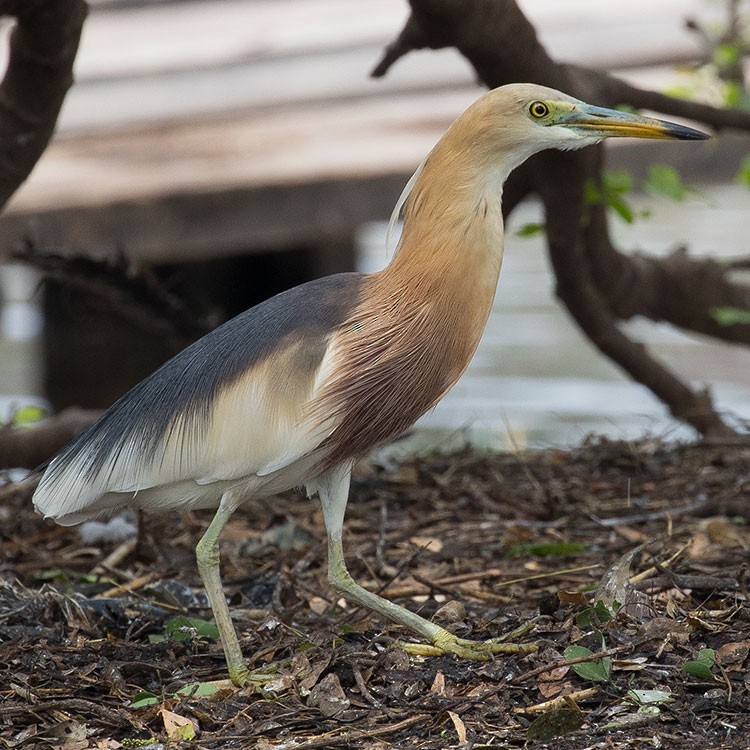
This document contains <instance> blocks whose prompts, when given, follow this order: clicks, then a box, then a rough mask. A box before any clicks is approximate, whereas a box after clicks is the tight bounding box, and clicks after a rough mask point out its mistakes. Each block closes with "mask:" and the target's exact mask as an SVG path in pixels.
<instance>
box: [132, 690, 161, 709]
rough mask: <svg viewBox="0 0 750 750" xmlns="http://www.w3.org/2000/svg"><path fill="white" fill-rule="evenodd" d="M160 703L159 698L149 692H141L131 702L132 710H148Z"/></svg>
mask: <svg viewBox="0 0 750 750" xmlns="http://www.w3.org/2000/svg"><path fill="white" fill-rule="evenodd" d="M158 702H159V697H158V696H157V695H154V694H153V693H151V692H149V691H148V690H139V691H138V692H137V693H136V694H135V695H134V696H133V700H132V701H130V708H146V707H147V706H155V705H156V704H157V703H158Z"/></svg>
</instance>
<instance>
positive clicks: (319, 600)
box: [307, 596, 331, 615]
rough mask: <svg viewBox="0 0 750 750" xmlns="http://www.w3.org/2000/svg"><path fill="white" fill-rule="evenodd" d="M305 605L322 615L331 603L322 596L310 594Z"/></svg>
mask: <svg viewBox="0 0 750 750" xmlns="http://www.w3.org/2000/svg"><path fill="white" fill-rule="evenodd" d="M307 606H308V607H310V609H311V611H313V612H314V613H315V614H316V615H323V614H325V613H326V611H327V609H328V608H329V607H330V606H331V603H330V602H328V601H326V600H325V599H324V598H323V597H322V596H311V597H310V598H309V599H308V600H307Z"/></svg>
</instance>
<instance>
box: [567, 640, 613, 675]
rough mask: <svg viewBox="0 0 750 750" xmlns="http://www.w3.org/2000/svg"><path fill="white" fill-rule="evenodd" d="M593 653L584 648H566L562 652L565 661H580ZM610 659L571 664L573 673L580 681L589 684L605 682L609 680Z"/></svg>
mask: <svg viewBox="0 0 750 750" xmlns="http://www.w3.org/2000/svg"><path fill="white" fill-rule="evenodd" d="M593 653H594V652H593V651H592V650H591V649H588V648H586V647H585V646H568V648H566V649H565V651H564V652H563V656H564V657H565V658H566V659H580V658H581V657H583V656H591V655H592V654H593ZM610 665H611V660H610V659H603V660H597V661H582V662H580V663H578V664H573V665H571V666H572V669H573V671H574V672H575V673H576V674H577V675H578V676H579V677H580V678H581V679H582V680H590V681H591V682H606V681H607V680H608V679H609V673H610Z"/></svg>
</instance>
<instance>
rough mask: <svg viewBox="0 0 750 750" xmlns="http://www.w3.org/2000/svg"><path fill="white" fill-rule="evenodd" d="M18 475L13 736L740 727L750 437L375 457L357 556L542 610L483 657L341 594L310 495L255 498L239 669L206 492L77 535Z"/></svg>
mask: <svg viewBox="0 0 750 750" xmlns="http://www.w3.org/2000/svg"><path fill="white" fill-rule="evenodd" d="M3 489H4V492H3V498H4V499H3V501H2V503H3V505H4V506H5V507H4V510H3V517H4V519H5V521H4V525H3V528H2V531H0V533H1V534H2V540H3V541H2V549H1V553H2V558H1V559H2V563H1V564H2V571H1V572H0V746H2V747H7V748H16V747H17V748H35V747H39V748H45V747H62V748H68V749H69V750H70V749H71V748H80V749H81V750H84V749H85V748H122V747H154V748H156V747H161V746H168V747H170V748H172V747H178V748H181V747H184V748H206V750H212V749H213V748H222V749H224V748H256V747H257V748H261V750H281V749H282V748H290V749H291V748H294V749H295V750H300V748H335V747H346V748H355V749H358V748H363V749H364V748H367V750H370V749H371V748H375V749H378V750H379V749H380V748H394V747H395V748H424V749H432V748H436V749H437V748H440V749H441V750H442V749H443V748H449V747H455V748H467V749H468V748H475V750H478V749H479V748H484V747H487V748H489V747H523V746H525V745H526V744H528V746H530V747H554V748H555V749H556V750H578V749H580V750H583V749H584V748H599V747H601V748H622V749H625V748H628V749H631V748H634V749H639V748H644V750H645V748H653V747H665V748H673V749H674V750H681V749H682V748H685V749H687V748H693V747H694V746H695V745H696V743H700V744H701V747H703V748H705V749H706V750H711V749H713V748H716V749H717V750H718V748H722V749H723V748H743V750H744V748H746V747H747V737H748V736H749V735H750V697H749V694H748V685H749V684H750V661H749V660H748V653H749V651H750V607H749V606H748V594H747V572H748V561H749V558H748V549H750V526H749V525H748V519H749V518H750V449H748V448H746V447H741V446H715V447H701V446H697V445H685V446H675V445H665V444H661V443H659V442H656V441H644V442H640V443H624V442H608V441H605V440H589V441H587V442H586V443H584V444H583V445H582V446H580V447H579V448H576V449H573V450H570V451H561V450H546V451H540V452H529V453H524V454H523V455H520V454H485V453H477V452H474V451H470V450H466V451H463V452H459V453H454V454H451V455H435V456H429V457H413V458H409V459H406V460H404V461H402V462H401V463H399V464H397V465H389V466H387V467H383V466H379V465H377V464H375V463H363V464H362V465H361V466H359V467H358V470H357V472H356V476H355V481H354V482H353V488H352V497H351V500H350V504H349V509H348V511H347V524H346V536H345V544H346V550H347V559H348V562H349V566H350V569H351V572H352V574H353V576H354V577H355V579H356V580H357V581H358V582H360V583H362V584H363V585H365V586H366V587H368V588H370V589H371V590H374V591H378V592H381V593H383V594H384V595H385V596H388V597H390V598H395V599H397V600H398V601H399V602H400V603H402V604H405V605H406V606H408V607H410V608H412V609H415V610H418V611H420V612H421V613H422V614H423V615H425V616H427V617H433V616H434V617H435V619H436V621H437V620H439V621H440V622H441V624H444V625H445V626H446V627H449V628H451V629H452V630H453V632H455V633H456V634H457V635H459V636H461V637H466V638H476V639H483V638H491V637H497V636H499V635H502V634H503V633H506V632H508V631H510V630H513V629H515V628H517V627H519V626H521V625H524V624H528V623H532V624H533V631H532V632H531V633H530V635H528V636H526V639H528V640H533V641H535V642H537V643H538V644H539V651H538V652H537V653H534V654H529V655H510V656H500V657H497V658H495V659H494V660H492V661H489V662H484V663H468V662H461V661H458V660H456V659H454V658H452V657H418V656H411V655H407V654H406V653H405V652H403V651H402V650H400V649H399V648H397V645H396V644H397V642H398V641H399V640H409V639H410V635H409V634H408V633H406V632H404V631H403V630H402V629H400V628H398V627H397V626H395V625H391V624H389V623H387V622H384V621H383V620H382V619H381V618H379V617H377V616H375V615H373V614H372V613H369V612H366V611H363V610H361V609H358V608H356V607H353V606H352V605H350V604H348V603H346V602H344V601H343V600H341V599H340V598H338V597H337V596H335V595H334V594H333V593H332V592H331V591H330V589H329V588H328V586H327V584H326V570H325V552H324V550H325V543H324V533H323V526H322V517H321V513H320V510H319V508H318V506H317V504H316V503H315V502H314V501H309V500H306V499H304V498H303V497H302V496H300V495H298V494H295V493H289V494H286V495H283V496H280V497H278V498H274V499H273V500H269V501H268V502H266V503H259V504H256V505H253V506H251V507H248V508H245V509H242V510H240V511H238V512H237V513H236V514H235V517H234V518H233V519H232V520H231V521H230V523H229V524H228V526H227V533H226V534H225V535H224V538H223V542H222V572H223V577H224V582H225V590H226V595H227V597H228V601H229V604H230V607H231V611H232V615H233V619H234V621H235V625H236V627H237V629H238V632H239V635H240V639H241V643H242V646H243V650H244V653H245V655H246V658H247V660H248V663H249V666H250V667H251V669H253V670H256V671H265V672H267V673H268V676H267V680H266V681H265V683H264V684H258V685H254V686H252V687H248V688H245V689H242V690H238V689H236V688H233V687H231V686H230V685H227V683H226V674H225V666H224V660H223V654H222V651H221V647H220V645H219V644H218V642H217V641H216V639H215V629H214V628H213V626H212V624H211V612H210V609H208V605H207V601H206V598H205V594H204V592H203V589H202V586H201V583H200V579H199V578H198V575H197V571H196V567H195V563H194V546H195V542H196V540H197V539H198V538H199V537H200V534H201V533H202V531H203V530H204V529H205V527H206V525H207V524H208V522H209V520H210V513H203V512H195V513H188V514H184V515H178V514H170V515H166V516H161V517H157V516H148V515H147V516H145V517H144V519H143V521H144V523H143V529H144V532H143V534H142V536H141V537H140V538H139V539H137V540H133V539H124V540H123V539H120V538H102V539H101V540H100V541H97V538H95V537H94V538H93V541H92V538H88V539H86V541H87V542H88V543H86V544H84V543H83V542H82V540H81V538H80V536H79V534H78V532H77V531H76V529H70V528H62V527H57V526H55V525H54V524H52V523H50V522H46V521H43V520H42V519H41V518H39V517H38V516H36V515H35V514H34V513H33V511H32V510H31V508H30V503H29V502H28V497H24V496H23V493H16V494H14V493H13V492H12V491H8V490H9V488H8V487H5V488H3ZM126 545H127V546H126Z"/></svg>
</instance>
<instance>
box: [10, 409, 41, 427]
mask: <svg viewBox="0 0 750 750" xmlns="http://www.w3.org/2000/svg"><path fill="white" fill-rule="evenodd" d="M46 416H47V410H46V409H45V408H44V407H43V406H38V405H36V404H29V405H28V406H21V407H19V408H18V409H16V410H15V411H14V412H13V416H12V418H11V424H12V425H13V426H14V427H23V426H24V425H28V424H33V423H34V422H39V421H40V420H42V419H44V418H45V417H46Z"/></svg>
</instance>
